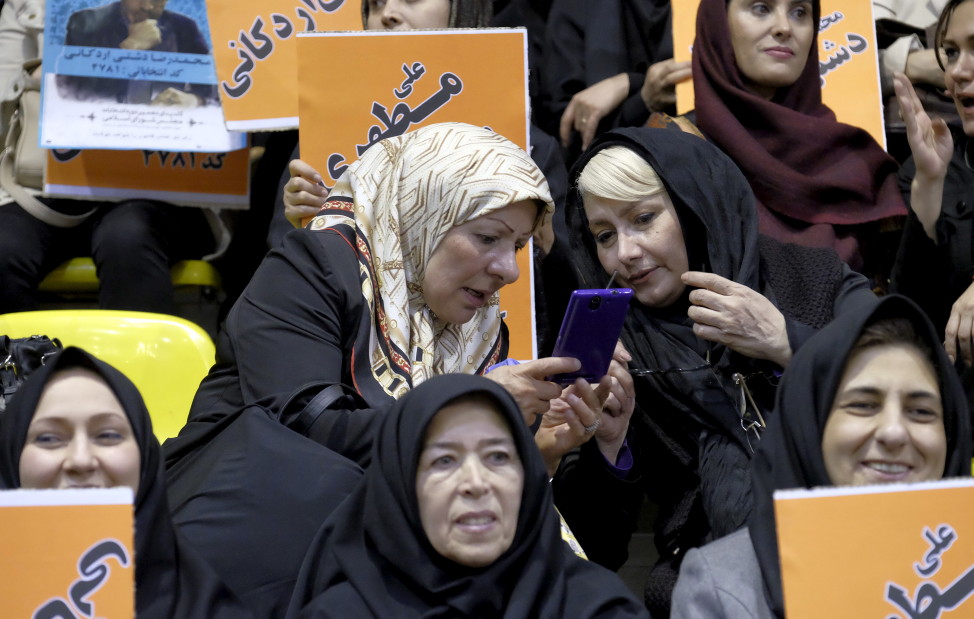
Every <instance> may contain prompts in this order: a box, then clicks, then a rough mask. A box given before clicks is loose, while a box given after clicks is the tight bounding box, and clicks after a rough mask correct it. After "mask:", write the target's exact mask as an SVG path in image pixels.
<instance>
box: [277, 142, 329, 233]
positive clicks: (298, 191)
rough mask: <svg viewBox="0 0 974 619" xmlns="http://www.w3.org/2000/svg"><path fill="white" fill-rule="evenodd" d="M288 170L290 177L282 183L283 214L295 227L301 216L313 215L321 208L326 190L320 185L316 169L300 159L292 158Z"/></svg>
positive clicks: (319, 177) (325, 197)
mask: <svg viewBox="0 0 974 619" xmlns="http://www.w3.org/2000/svg"><path fill="white" fill-rule="evenodd" d="M288 172H290V174H291V178H290V179H288V181H287V183H285V184H284V216H285V217H286V218H287V219H288V221H290V222H291V224H292V225H294V226H295V227H297V226H300V222H301V219H302V218H304V217H309V216H313V215H315V214H316V213H317V212H318V210H320V209H321V207H322V206H323V205H324V203H325V200H326V199H327V197H328V190H327V189H326V188H325V187H324V186H322V184H321V183H322V180H321V175H320V174H318V171H317V170H315V169H314V168H313V167H311V166H310V165H308V164H307V163H306V162H304V161H302V160H301V159H292V160H291V162H290V163H288ZM305 207H309V208H305Z"/></svg>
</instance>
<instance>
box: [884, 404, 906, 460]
mask: <svg viewBox="0 0 974 619" xmlns="http://www.w3.org/2000/svg"><path fill="white" fill-rule="evenodd" d="M876 422H877V424H878V427H877V428H876V440H877V441H879V442H880V443H881V444H883V445H884V446H885V447H887V448H888V449H895V448H899V447H901V446H903V445H904V444H906V442H907V441H908V440H909V436H910V433H909V430H908V428H907V426H906V411H905V410H903V406H902V404H901V403H899V402H888V403H887V404H886V405H885V406H884V407H883V410H882V412H881V413H880V414H879V416H878V417H877V419H876Z"/></svg>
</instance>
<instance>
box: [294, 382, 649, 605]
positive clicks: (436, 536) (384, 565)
mask: <svg viewBox="0 0 974 619" xmlns="http://www.w3.org/2000/svg"><path fill="white" fill-rule="evenodd" d="M373 450H374V456H373V459H374V461H375V463H374V465H373V466H372V467H371V468H370V469H369V470H368V471H366V476H365V478H364V479H363V483H362V485H361V486H359V488H358V489H356V491H355V492H354V493H353V494H352V495H351V496H350V497H349V498H348V500H346V501H345V502H344V503H343V504H342V505H341V506H340V507H339V508H338V510H336V512H335V513H334V514H333V515H332V517H331V518H330V519H329V520H328V521H326V522H325V524H324V526H323V528H322V531H321V533H320V534H319V537H318V539H317V540H316V542H315V543H314V544H313V545H312V547H311V549H310V551H309V554H308V557H307V559H306V560H305V564H304V567H303V568H302V574H301V582H300V583H299V586H298V589H297V590H296V591H295V597H294V599H293V600H292V605H291V609H290V612H289V614H290V615H291V616H300V617H327V616H336V617H337V616H340V617H368V616H371V617H419V616H424V617H430V616H451V617H457V616H460V617H500V616H503V617H565V616H569V615H570V616H572V617H603V616H604V617H630V616H631V617H645V616H647V613H646V610H645V609H644V608H642V607H641V605H640V604H639V603H638V601H637V600H635V599H634V598H633V597H632V594H631V593H629V591H628V590H627V589H626V587H625V585H624V584H623V582H622V580H620V579H619V578H618V577H617V576H616V575H614V574H612V573H610V572H609V571H607V570H605V569H604V568H601V567H599V566H597V565H595V564H593V563H590V562H588V561H585V560H583V559H580V558H578V557H576V556H575V555H574V554H573V553H572V551H571V549H570V548H569V547H568V545H567V544H565V543H564V542H562V541H561V539H560V534H559V524H558V515H557V513H556V512H555V510H554V509H553V507H552V504H551V494H550V491H549V489H548V488H549V483H548V476H547V473H546V471H545V468H544V466H543V465H542V462H541V460H540V458H539V456H538V452H537V450H536V449H535V447H534V445H533V441H532V438H531V433H530V431H529V430H528V428H527V427H526V426H525V425H524V423H523V421H522V420H521V414H520V412H519V410H518V406H517V403H516V402H515V401H514V400H513V399H512V398H511V396H510V395H509V394H508V393H506V392H505V391H504V389H503V388H501V387H500V386H499V385H497V384H496V383H494V382H493V381H490V380H486V379H484V378H481V377H477V376H469V375H450V376H439V377H436V378H433V379H431V380H429V381H427V382H426V383H424V384H422V385H420V386H419V387H417V388H416V389H414V390H412V391H411V392H410V393H409V394H407V395H406V396H404V397H403V398H402V399H400V400H399V401H398V402H397V403H396V405H395V407H394V409H393V411H392V414H390V415H388V416H387V417H386V418H385V419H384V420H383V422H382V426H381V429H380V430H379V432H378V434H377V436H376V440H375V443H374V445H373Z"/></svg>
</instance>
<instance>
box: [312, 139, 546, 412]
mask: <svg viewBox="0 0 974 619" xmlns="http://www.w3.org/2000/svg"><path fill="white" fill-rule="evenodd" d="M519 200H537V201H539V203H540V204H543V205H544V208H543V209H541V211H540V212H541V215H540V216H539V217H538V220H537V222H536V224H535V229H534V230H535V231H537V229H538V228H539V227H540V225H541V224H542V221H543V219H545V218H550V217H551V213H552V212H553V211H554V204H553V203H552V201H551V194H550V192H549V190H548V183H547V181H545V178H544V175H543V174H542V173H541V170H539V169H538V166H537V165H535V163H534V162H533V161H532V160H531V158H530V157H529V156H528V154H527V153H525V152H524V151H523V150H521V149H520V148H519V147H518V146H517V145H515V144H514V143H513V142H511V141H510V140H508V139H507V138H505V137H503V136H501V135H498V134H496V133H494V132H493V131H490V130H488V129H484V128H481V127H475V126H473V125H467V124H463V123H443V124H438V125H429V126H426V127H423V128H420V129H417V130H416V131H413V132H411V133H407V134H405V135H401V136H398V137H394V138H389V139H386V140H382V141H381V142H378V143H376V144H375V145H374V146H372V148H370V149H369V150H368V151H367V152H366V153H365V154H364V155H363V156H362V158H361V159H359V160H358V161H356V162H355V163H353V164H351V165H350V166H349V167H348V169H347V170H346V171H345V173H344V174H343V175H342V177H341V178H339V179H338V182H337V183H336V184H335V187H334V189H332V191H331V193H330V194H329V197H328V201H329V202H328V204H326V205H325V208H324V209H322V214H320V215H318V216H317V217H315V218H314V219H313V220H312V221H311V223H310V224H309V228H311V229H312V230H321V229H324V228H329V227H334V226H339V225H343V224H344V225H349V226H352V227H354V234H355V243H356V252H357V254H358V256H359V269H360V278H361V280H362V293H363V295H364V296H365V299H366V301H367V303H368V306H369V309H370V311H371V313H372V321H371V324H372V333H371V337H370V340H369V350H368V356H369V363H370V365H371V370H372V376H373V377H374V378H375V380H376V381H377V382H378V383H379V384H380V385H381V386H382V388H383V389H384V390H385V391H386V393H388V394H389V395H391V396H393V397H396V398H398V397H399V396H401V395H402V394H403V393H405V392H406V390H408V389H409V388H410V386H415V385H418V384H419V383H421V382H423V381H424V380H426V379H427V378H429V377H431V376H434V375H438V374H445V373H449V372H463V373H480V372H483V371H484V369H486V365H485V362H487V361H489V360H490V359H489V357H490V356H491V354H492V353H493V352H495V351H496V350H497V345H498V341H499V338H500V332H501V317H500V309H499V306H498V303H499V296H498V295H496V294H495V295H494V296H493V297H492V298H491V299H490V300H489V302H488V303H487V304H486V305H485V306H484V307H482V308H480V309H479V310H477V312H476V314H475V315H474V317H473V318H472V319H471V320H470V321H468V322H466V323H464V324H449V323H443V322H442V321H439V320H438V319H437V318H436V317H435V316H434V315H433V313H432V312H431V311H430V309H429V308H428V307H427V306H426V302H425V300H424V299H423V291H422V286H421V284H422V281H423V277H424V275H425V272H426V265H427V264H428V263H429V260H430V256H432V255H433V251H434V250H435V249H436V247H437V245H438V244H439V242H440V240H441V239H442V238H443V236H444V235H445V234H446V233H447V231H449V230H450V229H451V228H452V227H454V226H456V225H459V224H462V223H464V222H467V221H470V220H471V219H475V218H477V217H481V216H483V215H486V214H488V213H491V212H494V211H497V210H499V209H502V208H504V207H506V206H507V205H509V204H511V203H513V202H517V201H519ZM356 352H357V353H358V354H361V352H362V351H356ZM359 362H361V361H359Z"/></svg>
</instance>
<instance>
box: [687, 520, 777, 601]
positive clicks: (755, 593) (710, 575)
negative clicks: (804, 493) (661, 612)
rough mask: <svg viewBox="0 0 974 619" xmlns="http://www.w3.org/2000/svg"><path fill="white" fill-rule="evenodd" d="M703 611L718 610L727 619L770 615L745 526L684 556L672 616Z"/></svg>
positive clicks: (759, 568) (758, 567) (759, 569)
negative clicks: (689, 607) (690, 607)
mask: <svg viewBox="0 0 974 619" xmlns="http://www.w3.org/2000/svg"><path fill="white" fill-rule="evenodd" d="M769 533H770V534H771V535H773V534H774V532H773V531H771V532H769ZM708 602H709V603H708ZM687 606H692V611H694V612H690V610H691V609H688V608H687ZM705 610H706V611H712V612H717V611H718V610H719V611H720V613H721V614H720V615H719V616H722V617H726V618H728V619H737V618H742V619H743V618H761V619H764V618H768V619H771V618H772V617H773V614H772V613H771V609H770V608H769V606H768V603H767V601H766V600H765V598H764V580H763V578H762V576H761V567H760V565H759V564H758V560H757V556H756V555H755V553H754V547H753V546H752V545H751V535H750V532H749V531H748V529H747V528H742V529H738V530H737V531H735V532H734V533H731V534H730V535H728V536H726V537H723V538H721V539H718V540H716V541H714V542H711V543H709V544H707V545H705V546H703V547H701V548H695V549H693V550H691V551H690V552H688V553H687V556H686V558H684V560H683V565H682V566H681V568H680V577H679V579H678V580H677V584H676V590H675V591H674V595H673V614H672V617H674V618H675V619H679V618H683V617H697V616H706V615H702V614H700V613H701V612H702V611H705ZM715 616H716V615H715Z"/></svg>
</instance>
